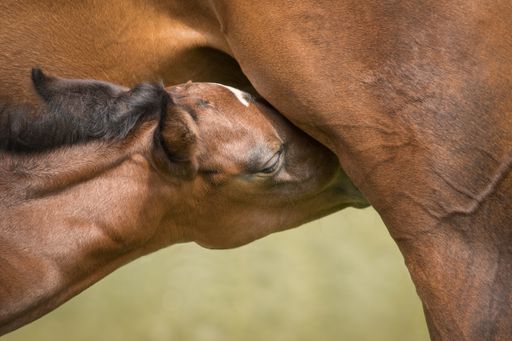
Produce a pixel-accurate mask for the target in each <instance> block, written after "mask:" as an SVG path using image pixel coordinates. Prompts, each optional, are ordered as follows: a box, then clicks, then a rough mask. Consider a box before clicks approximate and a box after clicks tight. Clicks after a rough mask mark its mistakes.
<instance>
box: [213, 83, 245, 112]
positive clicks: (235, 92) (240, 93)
mask: <svg viewBox="0 0 512 341" xmlns="http://www.w3.org/2000/svg"><path fill="white" fill-rule="evenodd" d="M215 84H217V85H220V86H222V87H224V88H226V89H228V90H229V91H231V93H232V94H233V95H235V97H236V98H237V99H238V100H239V101H240V103H242V104H243V105H244V106H246V107H248V106H249V101H247V94H246V93H245V92H243V91H241V90H238V89H236V88H233V87H231V86H229V85H224V84H219V83H215Z"/></svg>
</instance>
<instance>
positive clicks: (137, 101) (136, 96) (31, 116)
mask: <svg viewBox="0 0 512 341" xmlns="http://www.w3.org/2000/svg"><path fill="white" fill-rule="evenodd" d="M32 83H33V86H34V88H35V90H36V92H37V93H38V94H39V96H40V97H41V99H42V100H43V104H42V105H40V106H38V107H35V106H31V105H21V106H17V107H9V108H2V103H0V150H4V151H10V152H22V153H31V152H43V151H48V150H51V149H54V148H58V147H62V146H69V145H74V144H80V143H86V142H89V141H91V140H97V139H100V140H120V139H123V138H125V137H127V136H128V134H130V132H131V131H132V130H133V129H134V128H135V127H136V126H137V125H138V124H140V123H142V122H144V121H149V120H152V119H158V118H159V117H160V116H161V115H162V114H163V113H164V112H165V111H166V110H167V106H168V103H169V100H170V98H169V95H168V94H167V92H166V91H165V90H164V88H163V86H162V85H160V84H157V83H141V84H139V85H136V86H135V87H134V88H132V89H126V88H123V87H120V86H117V85H114V84H111V83H107V82H102V81H97V80H73V79H64V78H59V77H52V76H48V75H45V74H44V73H43V71H41V70H40V69H32Z"/></svg>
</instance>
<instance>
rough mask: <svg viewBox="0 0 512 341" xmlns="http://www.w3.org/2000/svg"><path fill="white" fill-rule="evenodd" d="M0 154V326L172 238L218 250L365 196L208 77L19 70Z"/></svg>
mask: <svg viewBox="0 0 512 341" xmlns="http://www.w3.org/2000/svg"><path fill="white" fill-rule="evenodd" d="M32 80H33V83H34V87H35V90H36V91H37V93H38V94H40V96H41V98H42V102H43V104H41V105H40V106H39V107H38V108H37V110H36V109H32V110H29V109H30V107H24V109H26V110H25V111H22V110H18V111H8V113H9V119H8V120H6V121H5V122H7V123H8V125H7V126H4V127H2V135H1V139H0V141H1V146H2V149H1V150H0V216H1V217H2V219H0V264H1V266H0V332H1V333H6V332H8V331H10V330H13V329H15V328H17V327H19V326H21V325H23V324H25V323H28V322H30V321H31V320H33V319H35V318H37V317H39V316H41V315H43V314H45V313H47V312H48V311H50V310H52V309H54V308H55V307H57V306H58V305H60V304H62V303H63V302H64V301H66V300H68V299H69V298H71V297H73V296H74V295H76V294H77V293H78V292H80V291H82V290H83V289H85V288H86V287H88V286H90V285H91V284H93V283H94V282H96V281H98V280H99V279H101V278H102V277H104V276H105V275H107V274H108V273H110V272H112V271H113V270H114V269H116V268H118V267H119V266H121V265H123V264H125V263H127V262H129V261H130V260H133V259H135V258H137V257H139V256H141V255H144V254H147V253H149V252H152V251H154V250H157V249H159V248H162V247H165V246H168V245H172V244H175V243H181V242H189V241H193V242H196V243H199V244H201V245H203V246H205V247H209V248H231V247H236V246H239V245H243V244H246V243H249V242H251V241H253V240H255V239H258V238H261V237H263V236H265V235H267V234H269V233H272V232H275V231H280V230H283V229H287V228H291V227H294V226H298V225H301V224H303V223H305V222H307V221H310V220H312V219H316V218H318V217H321V216H324V215H326V214H329V213H331V212H334V211H337V210H339V209H342V208H344V207H347V206H357V207H362V206H366V205H367V204H366V202H365V200H364V199H363V198H362V197H361V195H360V194H359V192H358V191H357V190H356V188H355V187H354V186H353V185H352V184H351V183H350V181H349V180H348V178H347V177H346V176H345V175H344V174H343V172H342V171H341V169H340V167H339V164H338V162H337V159H336V157H335V156H334V154H332V153H331V152H330V151H329V150H328V149H326V148H324V147H322V146H321V145H320V144H319V143H317V142H315V141H314V140H312V139H311V138H310V137H308V136H307V135H306V134H304V133H302V132H301V131H300V130H298V129H297V128H295V127H294V126H293V125H291V124H289V122H287V121H286V120H285V119H284V118H282V117H281V116H280V115H278V114H277V113H276V112H275V111H274V110H273V109H272V108H271V107H269V106H268V105H267V104H265V103H263V102H261V101H256V100H255V99H254V98H252V96H251V95H249V94H247V93H243V92H240V91H239V90H236V89H232V88H229V87H225V86H223V85H220V84H212V83H188V84H184V85H180V86H175V87H171V88H168V89H164V88H163V87H162V86H161V85H159V84H153V83H142V84H139V85H137V86H135V87H134V88H132V89H128V88H124V87H120V86H117V85H114V84H110V83H105V82H99V81H94V80H69V79H63V78H58V77H51V76H47V75H45V74H44V73H43V72H42V71H40V70H34V71H33V72H32Z"/></svg>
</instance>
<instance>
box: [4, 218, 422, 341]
mask: <svg viewBox="0 0 512 341" xmlns="http://www.w3.org/2000/svg"><path fill="white" fill-rule="evenodd" d="M22 340H23V341H32V340H34V341H46V340H48V341H50V340H51V341H60V340H66V341H67V340H73V341H81V340H84V341H85V340H87V341H89V340H95V341H107V340H108V341H112V340H123V341H132V340H150V341H152V340H155V341H158V340H179V341H189V340H190V341H203V340H204V341H217V340H219V341H259V340H261V341H302V340H304V341H312V340H315V341H324V340H325V341H331V340H349V341H351V340H355V341H357V340H379V341H386V340H390V341H391V340H392V341H396V340H419V341H421V340H428V334H427V330H426V325H425V321H424V318H423V315H422V311H421V305H420V302H419V299H418V298H417V296H416V293H415V291H414V288H413V285H412V283H411V281H410V278H409V275H408V273H407V271H406V268H405V265H404V264H403V259H402V257H401V255H400V254H399V252H398V249H397V247H396V246H395V245H394V243H393V241H392V240H391V238H390V237H389V235H388V233H387V230H386V228H385V227H384V225H383V224H382V221H381V220H380V218H379V217H378V215H377V214H376V213H375V211H374V210H372V209H365V210H354V209H347V210H345V211H343V212H340V213H337V214H334V215H331V216H329V217H327V218H324V219H322V220H319V221H316V222H314V223H310V224H308V225H305V226H303V227H301V228H299V229H295V230H292V231H286V232H283V233H278V234H274V235H272V236H269V237H266V238H265V239H263V240H260V241H257V242H254V243H252V244H250V245H248V246H244V247H242V248H239V249H235V250H228V251H211V250H205V249H202V248H200V247H199V246H196V245H194V244H187V245H176V246H172V247H170V248H168V249H165V250H162V251H159V252H157V253H156V254H153V255H150V256H147V257H144V258H142V259H139V260H138V261H136V262H133V263H131V264H129V265H128V266H125V267H123V268H122V269H120V270H118V271H116V272H115V273H113V274H112V275H110V276H108V277H107V278H106V279H104V280H102V281H100V282H99V283H98V284H96V285H94V286H93V287H92V288H90V289H88V290H86V291H85V292H84V293H82V294H81V295H79V296H78V297H76V298H74V299H72V300H71V301H70V302H68V303H66V304H65V305H63V306H62V307H60V308H59V309H57V310H56V311H54V312H52V313H50V314H48V315H46V316H45V317H43V318H41V319H40V320H38V321H36V322H34V323H32V324H30V325H28V326H25V327H24V328H22V329H20V330H18V331H15V332H13V333H11V334H8V335H7V336H5V337H4V338H2V341H22Z"/></svg>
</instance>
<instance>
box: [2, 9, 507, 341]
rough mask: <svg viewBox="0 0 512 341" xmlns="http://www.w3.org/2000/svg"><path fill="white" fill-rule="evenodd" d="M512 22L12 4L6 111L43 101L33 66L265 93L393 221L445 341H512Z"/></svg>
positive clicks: (447, 14) (466, 13) (7, 19)
mask: <svg viewBox="0 0 512 341" xmlns="http://www.w3.org/2000/svg"><path fill="white" fill-rule="evenodd" d="M510 18H512V4H511V2H510V1H503V0H497V1H493V2H485V1H477V0H464V1H461V0H455V1H448V2H447V1H427V2H420V1H412V2H411V1H405V0H398V1H388V0H378V1H377V0H371V1H354V0H339V1H318V0H315V1H313V0H296V1H270V0H262V1H257V2H251V1H227V0H210V1H202V0H189V1H178V0H153V1H146V2H126V1H120V0H114V1H108V2H79V3H78V2H75V1H56V2H51V3H50V2H48V3H39V2H38V3H34V2H31V1H9V0H8V1H4V2H2V4H1V5H0V22H1V23H2V28H1V29H0V44H1V46H2V52H1V53H0V74H1V75H2V79H3V80H4V81H3V82H2V83H1V84H0V99H1V101H2V103H5V104H4V105H5V106H9V107H11V108H12V107H13V106H17V105H19V104H20V103H22V102H37V97H35V96H34V94H33V92H32V89H31V87H30V84H29V83H28V82H27V81H25V80H24V78H23V77H22V76H21V75H23V72H24V71H25V70H27V69H28V68H30V67H31V66H33V65H48V68H49V70H50V71H52V72H58V73H59V74H63V75H66V76H71V77H91V78H99V79H107V80H109V81H114V82H118V83H122V84H134V83H136V82H138V81H141V80H144V79H161V80H163V81H164V82H165V83H166V84H175V83H180V82H183V81H186V80H188V79H194V80H197V81H217V82H224V83H229V84H232V85H236V86H238V87H245V88H246V89H249V88H250V86H251V85H252V86H254V88H255V89H256V90H257V92H258V93H259V94H261V95H262V96H263V97H264V98H265V99H266V100H267V101H269V102H270V103H271V104H272V105H273V106H274V107H275V108H277V109H278V110H279V111H280V112H281V113H282V114H284V115H285V116H286V117H287V118H288V119H290V120H291V121H292V122H293V123H294V124H296V125H297V126H298V127H300V128H301V129H303V130H304V131H306V132H307V133H308V134H309V135H311V136H313V137H314V138H315V139H317V140H318V141H321V142H322V143H323V144H324V145H326V146H328V147H329V148H330V149H331V150H332V151H334V152H335V153H336V154H337V156H338V159H339V160H340V162H341V164H342V166H343V168H344V169H345V170H346V171H347V173H348V175H349V176H350V177H351V179H352V180H353V181H354V183H355V184H356V185H357V187H358V188H360V189H361V191H362V192H363V194H364V195H365V196H366V197H367V198H368V200H369V201H370V202H371V204H372V205H373V206H374V207H375V208H376V210H377V211H378V212H379V213H380V215H381V217H382V218H383V220H384V222H385V224H386V225H387V227H388V229H389V231H390V233H391V235H392V237H393V238H394V240H395V241H396V242H397V244H398V246H399V248H400V250H401V252H402V254H403V255H404V258H405V261H406V264H407V267H408V269H409V271H410V273H411V276H412V279H413V281H414V283H415V285H416V288H417V291H418V294H419V296H420V298H421V299H422V302H423V306H424V310H425V314H426V317H427V322H428V326H429V330H430V333H431V337H432V338H433V339H436V340H440V339H443V340H463V339H466V340H510V339H512V308H511V307H512V226H511V225H512V213H511V212H512V175H511V174H510V169H511V168H512V150H511V146H512V120H511V112H512V91H511V89H512V25H510ZM235 61H236V62H235ZM238 65H240V67H241V69H240V67H239V66H238ZM241 70H243V73H242V72H241ZM246 77H247V78H246ZM248 80H250V83H251V84H249V82H248ZM4 110H7V109H4ZM11 110H12V109H11Z"/></svg>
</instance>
